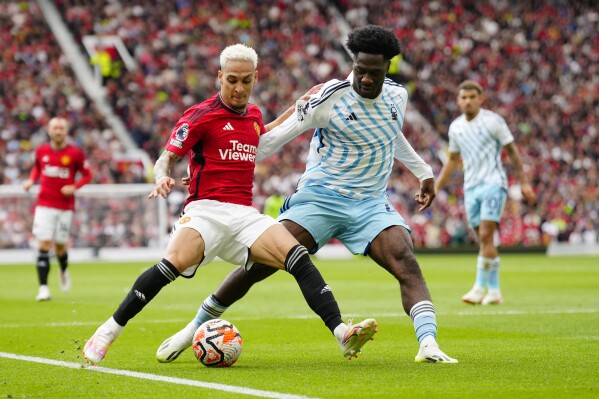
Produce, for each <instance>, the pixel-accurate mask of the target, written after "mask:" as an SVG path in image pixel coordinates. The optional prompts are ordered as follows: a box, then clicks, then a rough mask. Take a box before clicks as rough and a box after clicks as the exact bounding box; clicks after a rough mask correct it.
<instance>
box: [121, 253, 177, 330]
mask: <svg viewBox="0 0 599 399" xmlns="http://www.w3.org/2000/svg"><path fill="white" fill-rule="evenodd" d="M179 274H180V273H179V271H178V270H177V268H176V267H175V266H173V265H172V264H171V263H170V262H169V261H168V260H166V259H162V260H161V261H160V262H158V263H157V264H155V265H154V266H152V267H151V268H149V269H148V270H146V271H145V272H143V273H142V274H141V275H140V276H139V277H138V278H137V280H136V281H135V283H134V284H133V287H132V288H131V291H129V293H128V294H127V296H126V297H125V299H124V300H123V302H121V304H120V305H119V308H118V309H117V310H116V312H114V314H113V315H112V317H113V318H114V320H115V321H116V322H117V323H118V324H120V325H121V326H125V325H126V324H127V322H128V321H129V320H131V319H132V318H133V317H135V315H136V314H138V313H139V312H140V311H141V310H142V309H143V308H144V306H146V305H147V304H148V302H150V301H151V300H152V299H153V298H154V297H155V296H156V294H158V293H159V292H160V290H161V289H162V287H164V286H166V285H167V284H169V283H170V282H171V281H174V280H175V279H176V278H177V277H179Z"/></svg>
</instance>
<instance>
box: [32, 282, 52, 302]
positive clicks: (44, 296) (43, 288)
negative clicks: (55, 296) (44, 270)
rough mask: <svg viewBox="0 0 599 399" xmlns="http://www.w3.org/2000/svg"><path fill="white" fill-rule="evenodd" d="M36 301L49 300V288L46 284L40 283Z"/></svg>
mask: <svg viewBox="0 0 599 399" xmlns="http://www.w3.org/2000/svg"><path fill="white" fill-rule="evenodd" d="M35 300H36V301H49V300H50V289H49V288H48V286H47V285H40V288H39V289H38V291H37V296H36V297H35Z"/></svg>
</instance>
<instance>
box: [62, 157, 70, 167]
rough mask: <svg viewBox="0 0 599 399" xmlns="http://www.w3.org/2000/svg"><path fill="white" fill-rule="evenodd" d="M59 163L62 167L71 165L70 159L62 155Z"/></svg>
mask: <svg viewBox="0 0 599 399" xmlns="http://www.w3.org/2000/svg"><path fill="white" fill-rule="evenodd" d="M60 163H61V164H63V165H64V166H67V165H68V164H70V163H71V157H69V156H68V155H63V156H62V157H60Z"/></svg>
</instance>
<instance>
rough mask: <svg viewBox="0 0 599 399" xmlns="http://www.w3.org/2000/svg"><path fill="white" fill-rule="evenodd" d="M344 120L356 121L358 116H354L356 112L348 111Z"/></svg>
mask: <svg viewBox="0 0 599 399" xmlns="http://www.w3.org/2000/svg"><path fill="white" fill-rule="evenodd" d="M345 120H346V121H357V120H358V118H357V117H356V114H354V113H353V112H350V114H349V115H348V116H347V118H345Z"/></svg>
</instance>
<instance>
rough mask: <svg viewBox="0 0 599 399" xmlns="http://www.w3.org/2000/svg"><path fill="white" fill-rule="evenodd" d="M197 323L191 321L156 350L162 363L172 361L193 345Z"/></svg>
mask: <svg viewBox="0 0 599 399" xmlns="http://www.w3.org/2000/svg"><path fill="white" fill-rule="evenodd" d="M197 329H198V328H197V327H196V325H195V323H194V322H193V321H191V322H190V323H189V324H188V325H187V326H185V328H184V329H182V330H181V331H179V332H178V333H176V334H175V335H173V336H171V337H169V338H167V339H165V340H164V342H163V343H162V344H160V346H159V347H158V350H157V351H156V360H158V361H159V362H160V363H170V362H172V361H173V360H175V359H176V358H178V357H179V355H180V354H181V353H183V351H184V350H185V349H187V348H189V347H190V346H191V345H192V343H193V342H192V341H193V335H194V334H195V332H196V330H197Z"/></svg>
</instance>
